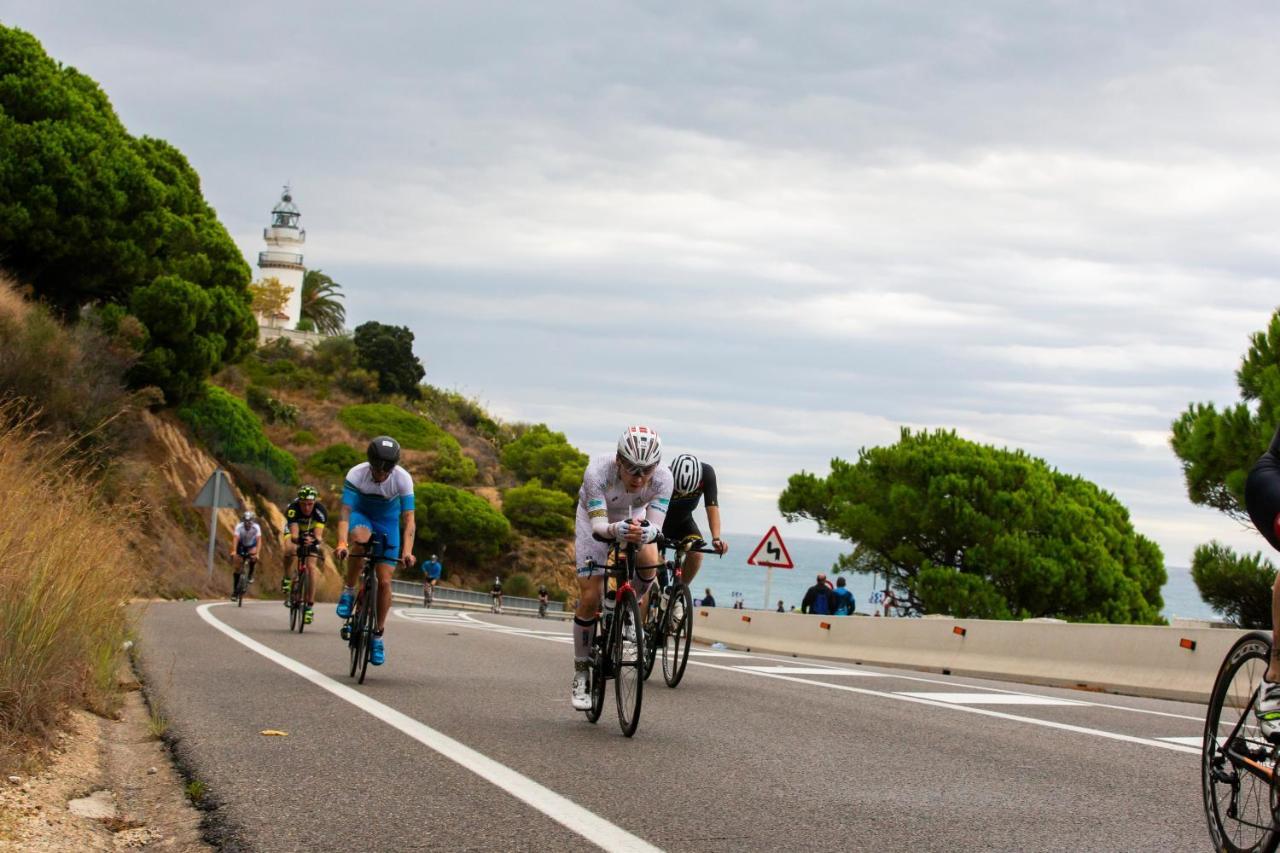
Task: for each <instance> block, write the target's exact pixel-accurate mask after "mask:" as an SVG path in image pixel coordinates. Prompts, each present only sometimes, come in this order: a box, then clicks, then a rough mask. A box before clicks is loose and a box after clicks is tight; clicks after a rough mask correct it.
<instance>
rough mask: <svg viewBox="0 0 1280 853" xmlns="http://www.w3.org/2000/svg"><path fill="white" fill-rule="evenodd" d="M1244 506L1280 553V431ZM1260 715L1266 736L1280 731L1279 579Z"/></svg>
mask: <svg viewBox="0 0 1280 853" xmlns="http://www.w3.org/2000/svg"><path fill="white" fill-rule="evenodd" d="M1244 504H1245V508H1246V509H1247V510H1248V511H1249V518H1250V519H1251V520H1252V521H1253V526H1254V527H1256V528H1258V532H1259V533H1261V534H1262V535H1263V537H1264V538H1265V539H1266V540H1267V541H1268V542H1270V543H1271V547H1273V548H1275V549H1276V550H1280V428H1278V429H1277V430H1276V433H1275V435H1274V436H1272V438H1271V446H1270V447H1268V448H1267V451H1266V453H1263V454H1262V456H1261V457H1259V458H1258V461H1257V462H1255V463H1253V468H1252V469H1251V470H1250V471H1249V478H1248V479H1247V480H1245V484H1244ZM1259 692H1260V693H1261V695H1260V696H1259V697H1258V706H1257V711H1256V713H1257V715H1258V722H1259V723H1260V724H1261V728H1262V731H1263V733H1264V734H1266V735H1268V736H1270V735H1271V734H1273V733H1275V732H1277V731H1280V577H1278V578H1276V583H1275V585H1274V586H1273V587H1272V588H1271V660H1270V661H1269V662H1268V666H1267V671H1266V674H1265V675H1264V676H1263V679H1262V686H1261V689H1260V691H1259Z"/></svg>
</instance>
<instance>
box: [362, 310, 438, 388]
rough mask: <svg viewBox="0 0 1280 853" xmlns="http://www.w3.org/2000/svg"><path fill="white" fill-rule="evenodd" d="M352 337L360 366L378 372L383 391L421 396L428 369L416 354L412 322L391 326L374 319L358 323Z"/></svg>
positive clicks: (379, 386) (379, 383) (380, 386)
mask: <svg viewBox="0 0 1280 853" xmlns="http://www.w3.org/2000/svg"><path fill="white" fill-rule="evenodd" d="M352 339H353V340H354V341H355V345H356V352H357V354H358V356H359V359H360V366H361V367H363V368H364V369H365V370H371V371H373V372H374V373H376V374H377V375H378V390H379V391H380V392H382V393H383V394H403V395H405V396H406V397H408V398H410V399H413V400H416V399H418V383H419V382H421V381H422V377H423V376H426V373H427V371H426V370H425V369H424V368H423V367H422V362H421V361H419V360H418V357H417V356H416V355H414V354H413V332H412V331H410V330H409V327H408V326H388V325H386V324H384V323H377V322H374V321H372V320H370V321H369V322H368V323H361V324H360V325H359V326H356V331H355V334H354V335H353V338H352Z"/></svg>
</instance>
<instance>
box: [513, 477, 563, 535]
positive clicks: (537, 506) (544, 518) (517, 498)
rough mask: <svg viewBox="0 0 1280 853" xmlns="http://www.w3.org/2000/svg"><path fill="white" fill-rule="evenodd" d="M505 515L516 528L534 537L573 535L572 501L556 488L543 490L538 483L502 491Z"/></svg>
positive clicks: (534, 481) (534, 482) (533, 481)
mask: <svg viewBox="0 0 1280 853" xmlns="http://www.w3.org/2000/svg"><path fill="white" fill-rule="evenodd" d="M502 514H503V515H505V516H506V517H507V519H508V520H509V521H510V522H511V523H512V524H513V525H515V526H516V527H517V528H519V529H520V530H523V531H525V532H526V533H532V534H534V535H535V536H568V535H569V534H571V533H573V515H574V500H573V498H571V497H569V496H568V495H566V494H565V493H564V492H561V491H559V490H557V489H544V488H543V487H542V484H541V483H540V482H538V481H537V480H530V481H529V482H528V483H525V484H524V485H523V486H516V487H515V488H512V489H507V490H506V491H505V492H503V493H502Z"/></svg>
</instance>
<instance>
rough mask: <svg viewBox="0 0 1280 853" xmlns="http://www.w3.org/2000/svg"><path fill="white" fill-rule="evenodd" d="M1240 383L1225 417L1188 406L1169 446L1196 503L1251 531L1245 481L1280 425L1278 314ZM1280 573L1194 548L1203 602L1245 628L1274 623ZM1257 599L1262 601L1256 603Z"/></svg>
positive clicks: (1256, 339)
mask: <svg viewBox="0 0 1280 853" xmlns="http://www.w3.org/2000/svg"><path fill="white" fill-rule="evenodd" d="M1236 385H1237V386H1238V387H1239V389H1240V398H1241V401H1240V402H1239V403H1236V404H1234V405H1231V406H1227V407H1225V408H1223V409H1222V411H1218V409H1217V407H1216V406H1214V405H1213V404H1212V403H1192V404H1191V405H1189V406H1188V407H1187V409H1186V411H1184V412H1183V413H1182V414H1181V415H1179V416H1178V419H1177V420H1175V421H1174V422H1173V437H1172V439H1171V440H1170V444H1171V445H1172V447H1173V452H1174V453H1175V454H1177V456H1178V459H1179V460H1180V461H1181V462H1182V473H1183V476H1184V478H1185V480H1186V484H1187V496H1188V497H1189V498H1190V499H1191V502H1192V503H1194V504H1198V505H1200V506H1208V507H1212V508H1214V509H1216V510H1218V511H1219V512H1221V513H1223V514H1225V515H1226V516H1228V517H1229V518H1232V519H1234V520H1235V521H1238V522H1240V523H1242V524H1245V525H1248V526H1250V527H1251V526H1252V524H1251V522H1250V520H1249V513H1248V512H1247V511H1246V509H1245V504H1244V484H1245V480H1246V479H1247V478H1248V476H1249V469H1251V468H1252V467H1253V463H1254V462H1256V461H1257V460H1258V457H1259V456H1261V455H1262V454H1263V453H1265V452H1266V450H1267V445H1268V444H1269V443H1270V441H1271V436H1272V434H1273V433H1274V432H1275V429H1276V424H1277V423H1278V422H1280V311H1276V312H1274V313H1273V314H1272V315H1271V318H1270V320H1269V321H1268V323H1267V327H1266V329H1264V330H1262V331H1260V332H1255V333H1254V334H1253V335H1252V336H1250V339H1249V349H1248V351H1247V352H1245V354H1244V358H1243V359H1242V360H1241V362H1240V369H1239V370H1237V371H1236ZM1275 573H1276V570H1275V568H1274V567H1273V566H1272V565H1271V563H1269V562H1268V561H1267V560H1266V559H1264V558H1263V556H1262V555H1261V554H1258V555H1255V556H1253V557H1247V556H1241V555H1237V554H1235V553H1233V552H1232V551H1231V549H1230V548H1228V547H1226V546H1224V545H1220V544H1218V543H1216V542H1214V543H1211V544H1209V545H1202V546H1200V547H1199V548H1197V549H1196V552H1195V556H1194V558H1193V559H1192V563H1191V577H1192V579H1193V580H1194V581H1195V583H1196V587H1197V588H1198V589H1199V590H1200V597H1201V598H1203V599H1204V600H1205V601H1206V602H1207V603H1208V604H1209V605H1210V606H1211V607H1213V608H1214V609H1215V610H1217V611H1219V612H1220V613H1222V614H1224V615H1225V616H1226V617H1227V618H1228V619H1229V620H1231V621H1233V622H1235V623H1236V624H1238V625H1241V626H1243V627H1265V626H1267V625H1269V624H1270V606H1271V604H1270V601H1271V596H1270V592H1269V589H1270V582H1267V583H1266V585H1265V588H1263V586H1262V579H1263V578H1271V579H1274V578H1275ZM1259 595H1260V596H1261V600H1260V603H1259V602H1258V601H1255V600H1254V599H1255V598H1256V597H1258V596H1259ZM1260 606H1261V607H1262V608H1263V609H1264V610H1265V612H1260V611H1259V607H1260Z"/></svg>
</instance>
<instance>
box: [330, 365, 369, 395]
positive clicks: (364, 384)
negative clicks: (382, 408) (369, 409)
mask: <svg viewBox="0 0 1280 853" xmlns="http://www.w3.org/2000/svg"><path fill="white" fill-rule="evenodd" d="M337 383H338V387H339V388H341V389H342V390H343V391H346V392H347V393H348V394H350V395H352V396H353V397H359V398H360V399H362V400H373V399H375V398H376V397H377V396H378V374H376V373H374V372H373V371H371V370H362V369H361V368H359V367H353V368H351V369H350V370H344V371H343V372H342V373H340V374H338V378H337Z"/></svg>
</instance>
